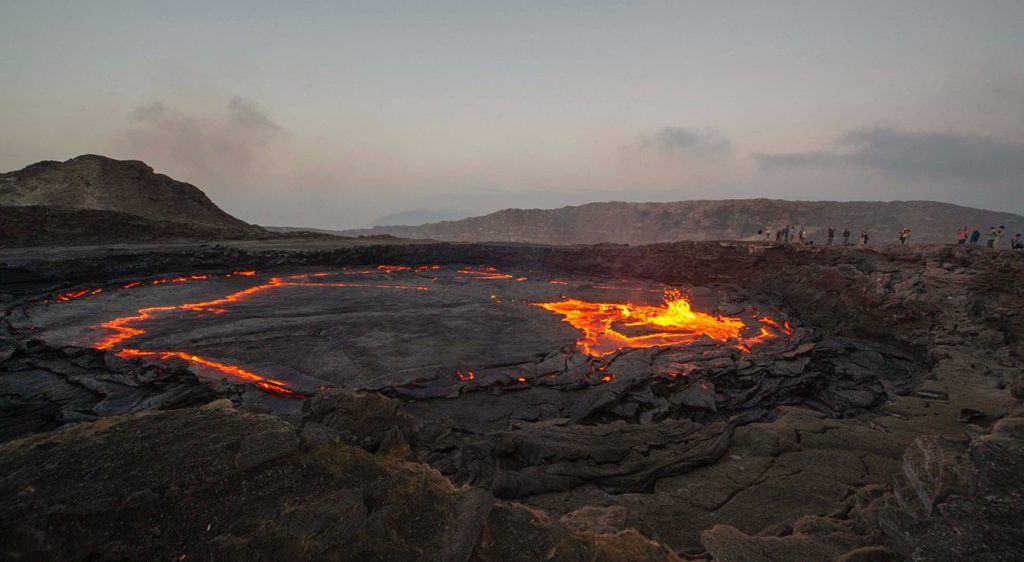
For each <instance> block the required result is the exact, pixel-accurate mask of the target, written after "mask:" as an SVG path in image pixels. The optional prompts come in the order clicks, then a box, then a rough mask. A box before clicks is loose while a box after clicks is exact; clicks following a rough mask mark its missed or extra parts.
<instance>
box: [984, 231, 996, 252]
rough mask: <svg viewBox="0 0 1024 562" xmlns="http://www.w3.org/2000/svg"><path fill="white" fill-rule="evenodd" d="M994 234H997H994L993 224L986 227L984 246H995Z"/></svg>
mask: <svg viewBox="0 0 1024 562" xmlns="http://www.w3.org/2000/svg"><path fill="white" fill-rule="evenodd" d="M996 236H997V234H996V227H994V226H990V227H988V238H986V239H985V247H986V248H995V247H996Z"/></svg>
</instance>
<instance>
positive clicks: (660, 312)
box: [533, 290, 789, 357]
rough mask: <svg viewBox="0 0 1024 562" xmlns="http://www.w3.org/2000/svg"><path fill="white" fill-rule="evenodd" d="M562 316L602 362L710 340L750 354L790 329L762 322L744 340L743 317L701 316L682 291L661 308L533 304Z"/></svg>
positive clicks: (569, 302) (586, 350)
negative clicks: (633, 351)
mask: <svg viewBox="0 0 1024 562" xmlns="http://www.w3.org/2000/svg"><path fill="white" fill-rule="evenodd" d="M533 304H534V306H539V307H541V308H543V309H545V310H549V311H551V312H554V313H556V314H559V315H561V316H562V319H563V320H564V321H565V322H567V323H568V324H570V325H571V326H572V327H574V328H576V329H577V330H580V331H581V332H583V337H582V338H580V339H579V340H577V345H578V346H579V348H580V350H582V351H583V352H584V353H586V354H587V355H590V356H593V357H602V356H605V355H608V354H611V353H614V352H616V351H619V350H620V349H626V348H642V347H662V346H670V345H680V344H687V343H692V342H694V341H696V340H697V339H699V338H701V337H703V336H706V337H709V338H711V339H714V340H718V341H721V342H736V347H737V348H738V349H740V350H742V351H749V350H750V345H753V344H755V343H758V342H761V341H764V340H767V339H772V338H774V337H777V336H778V335H780V334H781V333H783V331H785V333H789V324H788V323H787V324H786V328H785V330H783V329H782V328H779V325H778V323H777V322H775V321H774V320H772V319H771V318H768V317H764V318H762V319H761V322H762V325H761V327H760V333H759V335H757V336H755V337H752V338H743V337H742V335H741V334H742V332H743V331H744V330H746V329H747V325H746V324H745V323H744V322H743V321H742V320H740V319H739V318H733V317H729V316H712V315H710V314H706V313H704V312H697V311H695V310H693V309H692V308H691V306H690V301H688V300H687V299H686V298H685V297H684V296H683V295H681V294H680V293H679V291H676V290H671V291H666V292H665V302H664V304H662V305H661V306H650V305H638V304H632V303H609V302H588V301H584V300H580V299H566V300H563V301H557V302H540V303H533ZM616 324H620V325H621V326H625V327H644V328H647V329H649V330H651V331H650V332H648V333H644V334H640V335H628V334H625V333H622V332H621V331H619V330H617V329H616V328H615V325H616Z"/></svg>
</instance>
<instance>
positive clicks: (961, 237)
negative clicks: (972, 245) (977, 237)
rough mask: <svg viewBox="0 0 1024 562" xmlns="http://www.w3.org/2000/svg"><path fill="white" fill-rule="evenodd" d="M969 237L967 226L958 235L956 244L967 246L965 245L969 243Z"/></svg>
mask: <svg viewBox="0 0 1024 562" xmlns="http://www.w3.org/2000/svg"><path fill="white" fill-rule="evenodd" d="M967 235H968V232H967V226H966V225H965V226H964V227H963V228H961V229H960V232H957V233H956V238H957V240H956V243H957V244H965V243H967Z"/></svg>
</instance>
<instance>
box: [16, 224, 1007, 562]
mask: <svg viewBox="0 0 1024 562" xmlns="http://www.w3.org/2000/svg"><path fill="white" fill-rule="evenodd" d="M55 257H56V258H67V257H69V256H67V255H62V254H59V253H57V254H56V255H55ZM0 260H6V261H8V263H10V264H11V266H10V267H7V268H0V273H2V274H3V278H2V280H3V287H2V288H0V290H2V291H4V293H3V295H4V296H3V298H4V303H5V317H6V318H5V325H4V327H3V329H4V330H5V331H6V335H5V336H4V340H3V343H2V344H0V396H2V401H0V416H2V417H0V420H2V421H3V426H2V431H0V436H2V438H3V439H4V440H7V441H8V443H7V444H4V445H0V449H3V451H2V459H3V460H2V461H0V464H2V465H3V468H2V470H0V473H4V474H8V475H9V476H7V477H4V478H2V479H0V492H2V493H3V496H4V497H6V498H7V499H6V500H4V502H3V503H0V517H2V519H0V536H3V537H5V538H6V539H8V540H5V541H3V542H4V543H5V544H9V545H12V546H10V547H5V549H6V550H5V555H9V556H19V557H37V556H45V557H71V558H82V557H89V556H92V555H99V556H101V557H102V556H108V555H109V556H112V557H120V556H127V557H133V558H134V557H150V556H160V557H170V556H175V557H177V556H179V555H181V554H187V555H188V556H190V557H195V556H200V557H229V556H230V557H238V556H244V557H259V556H263V557H266V558H279V557H282V556H285V557H287V556H306V557H310V556H312V557H323V558H352V559H355V558H360V559H365V558H374V557H385V558H395V557H402V556H405V557H408V556H413V557H424V558H433V559H460V560H464V559H516V558H522V559H534V558H536V557H538V556H541V557H542V556H545V555H547V556H550V557H553V558H558V559H581V558H587V559H591V558H594V557H596V558H601V559H623V560H626V559H650V558H652V557H654V558H672V557H675V556H687V557H690V556H693V557H713V558H715V559H718V560H782V559H802V560H818V559H822V560H828V559H833V558H836V557H839V556H842V555H844V554H847V553H851V552H853V553H854V554H851V556H869V555H871V556H878V557H880V558H874V559H898V558H900V557H904V556H905V557H911V558H922V559H936V558H941V557H942V556H947V557H951V559H955V558H957V557H958V556H959V555H960V554H965V553H972V554H974V555H976V556H977V555H978V554H979V553H980V554H981V555H980V556H978V559H985V557H986V556H988V557H989V559H1007V560H1009V559H1013V558H1014V556H1015V555H1019V554H1020V552H1021V551H1020V550H1016V549H1019V548H1021V544H1020V542H1019V540H1020V539H1019V536H1017V534H1016V533H1012V532H1011V530H1012V529H1013V528H1014V525H1015V523H1013V521H1016V520H1017V519H1015V518H1016V517H1019V516H1020V515H1021V513H1020V511H1021V505H1020V501H1019V500H1020V497H1019V495H1020V487H1019V486H1017V484H1019V483H1020V477H1019V476H1016V475H1015V474H1012V473H1008V472H1007V471H1006V468H1005V467H1007V466H1012V465H1013V463H1018V464H1019V462H1020V461H1021V460H1022V459H1021V456H1022V455H1021V441H1020V439H1021V437H1022V435H1021V434H1020V431H1019V428H1020V427H1022V424H1021V423H1018V420H1020V419H1021V418H1019V417H1015V416H1016V415H1017V413H1015V412H1018V411H1017V410H1015V408H1017V406H1015V400H1014V397H1013V396H1011V392H1010V390H1011V387H1013V385H1014V384H1019V383H1015V381H1016V380H1018V379H1017V378H1016V377H1019V375H1020V372H1021V365H1022V361H1021V347H1020V346H1021V327H1020V326H1021V323H1020V321H1021V320H1022V309H1021V298H1022V295H1021V292H1020V291H1021V290H1020V288H1019V285H1016V284H1014V283H1013V282H1012V280H1013V279H1015V278H1016V279H1019V276H1020V275H1021V273H1022V271H1024V264H1022V261H1024V260H1021V256H1019V255H1016V256H1015V255H1011V254H1009V253H1007V252H1002V253H998V252H985V251H983V250H980V249H975V248H944V247H935V248H927V249H923V250H906V249H903V250H900V251H896V250H892V251H883V252H878V251H861V250H854V249H848V248H832V249H818V250H814V249H807V248H804V249H796V248H792V247H778V246H771V245H757V244H718V243H694V244H673V245H660V246H646V247H587V248H582V247H581V248H546V247H537V246H500V245H451V244H435V245H430V244H419V245H409V246H403V245H391V246H368V247H367V246H361V247H306V248H301V247H299V248H295V249H283V248H281V247H269V246H268V247H265V248H260V247H258V246H255V247H254V246H252V245H249V246H243V247H231V246H227V247H223V246H218V247H204V248H190V249H188V250H185V251H181V250H176V249H173V248H169V249H167V250H164V251H155V252H153V251H147V252H145V253H140V252H135V251H132V250H131V249H125V250H119V251H115V252H110V253H106V254H103V253H89V252H82V253H81V255H80V257H78V258H72V259H47V258H42V259H39V258H35V259H34V258H33V257H31V256H22V255H17V254H15V253H11V252H7V253H6V254H4V255H3V256H2V257H0ZM380 264H389V265H402V266H405V268H384V269H381V268H378V267H377V266H378V265H380ZM435 265H436V266H437V267H434V266H435ZM486 267H494V268H497V271H496V272H495V271H491V270H487V269H485V268H486ZM248 270H255V272H256V273H255V274H254V275H248V274H239V273H237V272H239V271H246V273H248ZM229 274H230V275H229ZM505 274H507V275H505ZM191 275H195V276H197V277H203V278H197V279H190V280H187V281H185V282H180V283H163V282H160V280H165V279H173V278H175V277H178V276H186V277H187V276H191ZM275 279H276V280H277V281H274V280H275ZM154 282H156V283H154ZM135 283H138V285H135ZM274 283H278V284H277V285H274V286H272V287H269V288H264V289H258V290H256V291H253V292H252V294H248V293H241V294H242V296H240V297H239V298H228V299H227V300H226V301H225V297H228V296H229V295H236V294H240V292H243V291H246V290H247V289H250V288H252V287H263V286H266V285H267V284H274ZM126 285H128V286H129V287H127V288H125V286H126ZM669 287H670V288H681V289H683V290H684V291H686V292H687V293H688V294H690V295H691V296H692V300H693V304H694V308H695V309H696V310H702V311H707V312H711V313H713V314H715V315H724V316H729V317H736V318H740V319H742V320H743V322H744V323H745V325H747V326H748V327H749V330H748V331H745V332H744V336H747V335H748V334H749V335H750V336H753V335H756V334H757V329H758V327H759V326H760V323H759V320H758V319H759V318H762V317H764V316H767V317H770V318H773V319H775V320H776V321H778V322H779V323H780V324H782V323H784V322H789V323H790V324H791V326H792V329H791V330H788V331H786V332H783V331H781V329H780V330H779V331H773V333H772V337H771V338H768V339H766V340H765V341H759V342H757V343H756V344H753V345H748V346H743V345H738V344H740V343H742V342H737V341H728V342H723V341H716V340H714V339H711V338H707V337H703V338H699V339H697V340H695V341H693V342H691V343H686V344H681V345H674V346H667V347H651V348H641V349H623V350H620V351H618V352H615V353H612V354H609V355H606V356H603V357H591V356H588V355H587V354H585V353H583V352H582V351H581V350H580V349H579V347H578V346H577V345H576V343H575V342H576V340H577V338H579V337H580V336H581V334H580V332H579V331H578V330H576V329H574V328H573V327H571V326H569V325H568V324H566V323H564V322H562V321H561V317H560V316H559V315H557V314H555V313H552V312H548V311H546V310H544V309H542V308H539V307H537V306H532V305H531V303H536V302H544V301H559V300H561V299H562V298H564V297H572V298H579V299H584V300H588V301H592V302H622V301H627V300H628V301H630V302H634V303H642V304H651V305H657V304H659V303H660V302H661V300H662V293H663V291H664V289H665V288H669ZM97 289H102V291H99V292H95V291H96V290H97ZM83 290H85V291H88V292H87V294H85V295H83V296H80V297H75V298H71V299H69V300H68V301H67V302H55V301H59V300H60V299H59V296H60V295H68V294H71V295H77V293H78V292H80V291H83ZM94 292H95V294H93V293H94ZM65 298H68V297H65ZM43 301H49V302H48V303H46V304H44V303H43ZM188 303H193V305H189V304H188ZM194 303H203V304H201V305H195V304H194ZM155 306H163V307H168V309H166V310H165V309H161V310H155V311H153V312H152V313H151V317H150V318H144V319H140V320H138V321H131V322H129V324H128V325H130V326H131V327H132V328H135V329H142V330H144V333H138V334H135V335H133V336H132V337H130V338H126V339H124V340H122V341H118V342H117V345H114V346H112V347H111V348H110V349H109V350H107V351H100V350H94V349H91V348H92V347H95V346H97V345H99V346H100V347H103V346H102V345H101V343H102V342H103V341H104V338H108V337H109V336H110V335H111V334H112V333H116V330H115V329H113V328H111V327H110V326H109V325H108V326H107V327H103V326H102V324H103V323H105V322H109V321H111V320H112V319H115V318H124V317H130V316H133V315H137V314H139V311H140V309H145V308H147V307H155ZM190 306H191V308H190ZM617 328H618V329H621V330H623V331H626V332H628V330H629V329H630V328H627V327H623V326H618V325H617ZM631 335H632V333H631ZM124 348H130V349H137V350H141V351H143V352H146V353H149V354H148V355H145V356H142V357H138V356H136V357H118V356H116V355H115V352H116V351H118V350H120V349H124ZM168 351H174V352H175V353H178V354H179V355H176V356H166V355H165V356H161V355H154V353H158V352H165V353H166V352H168ZM187 357H193V359H188V358H187ZM196 357H198V358H201V359H202V360H203V361H206V363H203V362H202V361H198V360H197V359H194V358H196ZM211 365H217V366H221V367H223V366H231V367H235V368H238V369H242V370H244V376H236V375H233V374H231V372H226V371H225V370H224V369H223V368H213V367H211ZM469 373H472V375H469ZM249 375H258V377H262V378H263V379H270V380H272V381H278V382H279V383H280V384H281V385H283V387H284V388H287V389H288V391H289V392H293V393H295V394H300V395H302V396H306V397H308V398H300V397H294V396H292V397H287V396H282V395H281V394H282V393H281V392H277V393H276V394H275V393H273V392H270V393H268V392H265V391H264V390H261V389H260V388H259V386H260V385H259V383H258V382H257V383H254V381H256V380H257V379H252V378H251V377H250V378H246V377H249ZM275 384H276V383H275ZM221 398H227V399H228V400H229V401H230V402H223V401H220V402H218V401H217V400H218V399H221ZM203 404H208V405H207V406H205V407H203V408H199V406H202V405H203ZM232 404H233V406H232ZM143 412H158V413H143ZM261 412H262V413H277V414H278V416H279V417H277V418H275V417H271V416H267V415H262V414H261ZM126 414H131V415H127V416H126ZM207 418H209V419H207ZM214 418H216V419H214ZM282 420H284V421H282ZM76 422H85V423H76ZM60 426H66V427H64V428H62V429H60V430H55V429H54V428H57V427H60ZM31 433H36V434H37V435H35V436H28V435H29V434H31ZM925 436H927V437H925ZM195 440H198V442H197V443H194V444H189V443H192V442H193V441H195ZM142 450H145V451H152V453H153V454H152V456H147V455H140V454H139V451H142ZM168 458H181V459H187V460H184V461H183V462H184V464H182V463H167V462H166V459H168ZM353 463H355V464H353ZM425 465H429V466H430V467H432V468H433V469H436V470H438V471H439V472H440V474H441V475H443V476H440V475H437V474H436V473H431V472H429V470H427V469H426V468H425ZM27 466H33V467H44V468H42V469H40V470H32V471H26V470H23V469H22V468H23V467H27ZM188 466H196V467H197V468H196V469H194V470H191V471H190V470H187V467H188ZM200 467H202V468H200ZM136 472H138V473H139V474H140V475H142V474H145V475H146V476H145V477H141V476H140V477H131V476H128V475H131V474H135V473H136ZM416 474H421V476H414V475H416ZM284 475H287V476H284ZM410 477H412V478H413V480H416V479H417V478H418V479H419V482H420V484H418V485H411V484H408V483H401V482H405V481H406V480H408V479H409V478H410ZM282 478H283V479H284V480H287V484H284V483H283V482H284V480H282ZM270 481H273V482H276V484H274V485H268V484H267V483H268V482H270ZM74 482H82V484H80V485H78V484H75V485H73V484H72V483H74ZM84 482H90V483H89V484H85V483H84ZM93 482H94V483H93ZM451 483H454V484H456V485H460V484H466V485H469V486H470V487H469V488H453V487H452V484H451ZM280 486H284V487H283V488H282V487H280ZM254 487H256V488H254ZM251 489H261V490H264V491H265V494H263V495H260V496H259V498H257V497H255V496H248V495H244V490H251ZM240 494H242V495H240ZM306 496H309V498H308V499H305V500H300V499H299V498H300V497H306ZM213 498H218V499H217V501H214V500H213ZM314 498H315V499H314ZM84 505H90V506H95V507H90V508H88V509H83V508H82V507H76V506H83V507H84ZM300 505H301V506H302V507H297V506H300ZM68 506H71V507H68ZM229 506H231V507H229ZM243 506H244V510H245V514H246V515H245V516H244V517H239V516H238V515H237V514H234V513H235V510H238V509H243ZM417 506H420V507H417ZM428 506H429V507H428ZM172 513H173V514H174V515H173V516H171V515H168V514H172ZM111 520H120V521H123V523H121V524H120V525H121V526H119V527H111V526H110V525H109V524H108V523H109V521H111ZM69 525H70V526H71V527H72V528H74V529H76V531H74V532H70V533H69V532H66V529H67V528H69V527H68V526H69ZM204 526H205V530H203V528H204ZM190 529H192V530H191V531H190ZM398 529H403V531H398ZM396 533H397V534H396ZM202 537H206V538H202ZM388 537H390V538H388ZM1015 537H1016V538H1015ZM509 541H512V542H509ZM516 541H522V544H521V545H518V546H517V544H518V543H517V542H516ZM269 544H272V545H273V546H272V547H270V546H268V545H269ZM526 545H528V546H526ZM104 553H105V554H104ZM885 557H889V558H885ZM850 559H868V558H850Z"/></svg>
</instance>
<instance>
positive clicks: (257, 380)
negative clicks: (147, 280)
mask: <svg viewBox="0 0 1024 562" xmlns="http://www.w3.org/2000/svg"><path fill="white" fill-rule="evenodd" d="M230 275H241V276H246V277H251V276H253V275H255V272H251V275H250V272H249V271H240V272H235V273H234V274H229V276H230ZM328 275H330V273H311V274H299V275H290V276H288V277H285V278H281V277H271V278H270V279H269V280H268V281H267V282H266V283H263V284H260V285H254V286H252V287H248V288H246V289H242V290H240V291H235V292H234V293H231V294H229V295H227V296H224V297H221V298H218V299H213V300H208V301H199V302H190V303H184V304H177V305H167V306H150V307H144V308H140V309H138V310H137V311H136V312H135V314H134V315H128V316H121V317H118V318H114V319H112V320H108V321H106V322H103V323H101V324H99V326H98V328H100V329H103V330H105V331H107V334H106V335H105V336H103V337H101V338H100V339H99V340H97V341H95V342H94V343H93V344H92V346H93V347H95V348H96V349H102V350H109V351H113V352H114V353H115V354H116V355H117V356H118V357H123V358H136V357H137V358H155V359H158V360H161V361H167V360H169V359H181V360H184V361H187V362H188V363H190V364H192V365H196V366H199V367H202V368H206V369H211V370H214V371H217V372H219V373H221V374H223V375H227V376H228V377H230V378H232V379H235V380H238V381H242V382H248V383H251V384H254V385H255V386H256V387H258V388H260V389H262V390H264V391H266V392H270V393H272V394H277V395H279V396H284V397H287V398H303V395H302V394H300V393H298V392H296V391H295V390H293V389H291V388H289V387H288V385H287V384H285V383H284V382H283V381H280V380H277V379H273V378H270V377H266V376H263V375H260V374H258V373H254V372H252V371H250V370H248V369H244V368H242V367H240V366H238V365H231V364H228V363H221V362H219V361H214V360H212V359H208V358H205V357H201V356H199V355H195V354H192V353H189V352H187V351H182V350H143V349H138V348H132V347H123V346H124V344H125V343H126V342H127V341H128V340H130V339H132V338H136V337H138V336H141V335H143V334H145V333H146V329H145V328H143V327H141V326H140V324H142V323H144V322H149V321H158V320H159V318H160V317H161V316H164V315H167V314H170V313H173V312H193V313H209V314H225V313H227V312H228V308H227V307H228V306H229V305H231V304H233V303H238V302H240V301H243V300H245V299H247V298H249V297H251V296H253V295H255V294H258V293H262V292H264V291H268V290H270V289H276V288H280V287H367V288H376V289H408V290H415V291H429V290H430V289H429V288H427V287H421V286H419V285H408V284H388V283H351V282H329V281H328V282H319V281H318V282H311V281H310V278H317V279H321V278H323V277H326V276H328ZM205 278H206V276H198V275H192V276H187V277H177V278H171V279H170V280H167V281H165V282H166V283H177V282H185V281H189V280H196V279H205ZM179 279H181V280H182V281H178V280H179ZM154 284H163V283H154ZM76 298H77V297H76ZM470 376H471V377H472V372H470Z"/></svg>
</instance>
